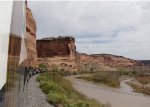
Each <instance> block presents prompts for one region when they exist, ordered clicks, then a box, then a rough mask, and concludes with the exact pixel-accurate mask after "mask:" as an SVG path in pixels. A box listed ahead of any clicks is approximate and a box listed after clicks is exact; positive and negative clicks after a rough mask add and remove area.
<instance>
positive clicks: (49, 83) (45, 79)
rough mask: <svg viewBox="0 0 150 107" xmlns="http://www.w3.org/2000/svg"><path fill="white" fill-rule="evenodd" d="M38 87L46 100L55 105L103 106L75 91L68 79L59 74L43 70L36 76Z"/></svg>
mask: <svg viewBox="0 0 150 107" xmlns="http://www.w3.org/2000/svg"><path fill="white" fill-rule="evenodd" d="M37 81H39V82H40V88H41V89H42V91H43V92H44V93H45V94H46V95H47V100H48V102H49V103H50V104H53V105H54V106H55V107H105V106H104V105H102V104H99V103H98V102H97V101H95V100H93V99H88V98H86V97H85V96H84V95H82V94H80V93H79V92H77V91H76V90H75V89H74V88H73V86H72V84H71V83H70V81H68V80H66V79H64V78H63V77H61V76H59V75H55V76H54V75H51V74H50V72H45V73H43V74H40V75H39V76H38V77H37Z"/></svg>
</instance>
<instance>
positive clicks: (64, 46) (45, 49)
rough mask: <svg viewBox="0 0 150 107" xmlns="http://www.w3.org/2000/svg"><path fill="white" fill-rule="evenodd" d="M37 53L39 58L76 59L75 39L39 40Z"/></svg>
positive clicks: (52, 38)
mask: <svg viewBox="0 0 150 107" xmlns="http://www.w3.org/2000/svg"><path fill="white" fill-rule="evenodd" d="M37 53H38V57H39V58H44V57H52V56H70V57H75V53H76V46H75V39H74V38H73V37H58V38H54V37H51V38H43V39H41V40H37Z"/></svg>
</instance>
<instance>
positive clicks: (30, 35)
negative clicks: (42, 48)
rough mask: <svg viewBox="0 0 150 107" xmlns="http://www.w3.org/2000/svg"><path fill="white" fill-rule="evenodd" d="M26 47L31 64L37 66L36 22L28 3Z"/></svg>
mask: <svg viewBox="0 0 150 107" xmlns="http://www.w3.org/2000/svg"><path fill="white" fill-rule="evenodd" d="M26 48H27V57H28V60H29V65H30V66H32V67H37V51H36V22H35V20H34V18H33V16H32V12H31V10H30V9H29V8H28V7H27V4H26Z"/></svg>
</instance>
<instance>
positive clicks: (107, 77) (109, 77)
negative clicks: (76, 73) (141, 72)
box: [78, 72, 120, 87]
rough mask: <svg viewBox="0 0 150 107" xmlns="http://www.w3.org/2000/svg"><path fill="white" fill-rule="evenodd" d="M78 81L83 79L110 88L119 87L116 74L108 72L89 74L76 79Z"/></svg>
mask: <svg viewBox="0 0 150 107" xmlns="http://www.w3.org/2000/svg"><path fill="white" fill-rule="evenodd" d="M78 78H79V79H84V80H88V81H93V82H96V83H102V84H105V85H107V86H111V87H119V85H120V82H119V76H118V75H117V74H115V73H114V74H113V73H109V72H97V73H93V74H90V75H88V76H81V77H78Z"/></svg>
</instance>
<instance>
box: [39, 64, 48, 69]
mask: <svg viewBox="0 0 150 107" xmlns="http://www.w3.org/2000/svg"><path fill="white" fill-rule="evenodd" d="M39 68H47V67H46V65H45V64H39Z"/></svg>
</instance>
